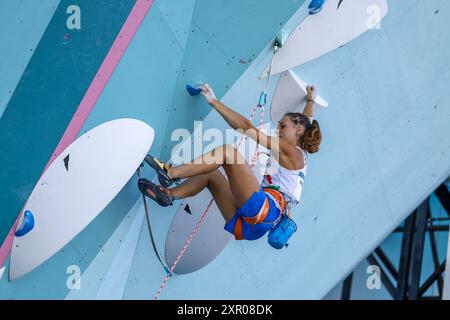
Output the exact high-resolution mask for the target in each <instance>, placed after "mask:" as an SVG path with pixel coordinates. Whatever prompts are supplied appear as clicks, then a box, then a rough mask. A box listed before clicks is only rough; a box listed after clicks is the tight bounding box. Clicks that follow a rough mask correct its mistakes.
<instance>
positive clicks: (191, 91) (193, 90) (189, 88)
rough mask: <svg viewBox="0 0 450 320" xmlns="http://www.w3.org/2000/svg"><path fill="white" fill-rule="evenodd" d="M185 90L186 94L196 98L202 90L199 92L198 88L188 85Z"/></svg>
mask: <svg viewBox="0 0 450 320" xmlns="http://www.w3.org/2000/svg"><path fill="white" fill-rule="evenodd" d="M186 90H187V92H189V94H190V95H191V96H198V95H199V94H200V92H202V90H200V88H198V87H194V86H191V85H190V84H188V85H187V86H186Z"/></svg>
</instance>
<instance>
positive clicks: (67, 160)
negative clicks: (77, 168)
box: [64, 154, 70, 171]
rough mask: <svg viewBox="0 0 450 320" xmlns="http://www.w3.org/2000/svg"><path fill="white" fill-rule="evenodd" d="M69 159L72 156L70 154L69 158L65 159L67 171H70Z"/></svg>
mask: <svg viewBox="0 0 450 320" xmlns="http://www.w3.org/2000/svg"><path fill="white" fill-rule="evenodd" d="M69 158H70V154H68V155H67V157H65V158H64V167H66V170H67V171H69Z"/></svg>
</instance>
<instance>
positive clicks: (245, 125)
mask: <svg viewBox="0 0 450 320" xmlns="http://www.w3.org/2000/svg"><path fill="white" fill-rule="evenodd" d="M253 128H254V126H253V124H252V122H251V121H250V120H248V119H245V121H243V123H242V125H241V128H240V129H242V130H243V131H244V132H246V131H248V130H251V129H253Z"/></svg>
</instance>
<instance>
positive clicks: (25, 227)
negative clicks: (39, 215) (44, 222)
mask: <svg viewBox="0 0 450 320" xmlns="http://www.w3.org/2000/svg"><path fill="white" fill-rule="evenodd" d="M33 228H34V216H33V213H32V212H31V211H28V210H27V211H25V213H24V214H23V222H22V225H21V226H20V227H19V228H17V230H16V233H15V236H16V237H23V236H24V235H26V234H27V233H28V232H30V231H31V230H33Z"/></svg>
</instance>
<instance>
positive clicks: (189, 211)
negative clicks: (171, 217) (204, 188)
mask: <svg viewBox="0 0 450 320" xmlns="http://www.w3.org/2000/svg"><path fill="white" fill-rule="evenodd" d="M184 211H186V212H187V213H189V214H190V215H192V212H191V208H189V205H188V204H187V205H186V206H185V207H184Z"/></svg>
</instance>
